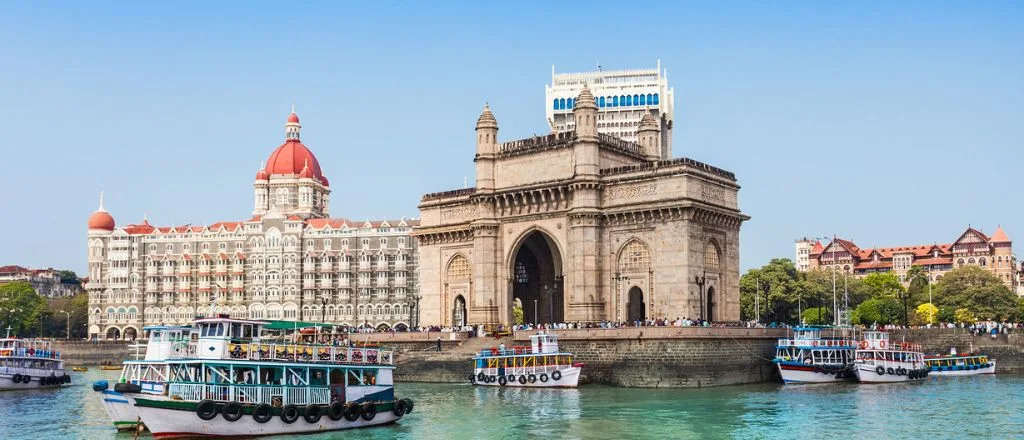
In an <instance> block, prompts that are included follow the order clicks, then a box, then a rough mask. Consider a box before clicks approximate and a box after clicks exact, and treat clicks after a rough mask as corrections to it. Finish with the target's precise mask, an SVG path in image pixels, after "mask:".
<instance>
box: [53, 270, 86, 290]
mask: <svg viewBox="0 0 1024 440" xmlns="http://www.w3.org/2000/svg"><path fill="white" fill-rule="evenodd" d="M57 274H58V275H60V282H61V283H63V284H75V285H79V286H80V285H82V282H81V280H79V279H78V275H77V274H75V272H74V271H70V270H58V271H57Z"/></svg>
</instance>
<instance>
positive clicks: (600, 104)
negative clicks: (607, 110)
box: [597, 96, 604, 107]
mask: <svg viewBox="0 0 1024 440" xmlns="http://www.w3.org/2000/svg"><path fill="white" fill-rule="evenodd" d="M597 106H598V107H604V96H602V97H600V98H597Z"/></svg>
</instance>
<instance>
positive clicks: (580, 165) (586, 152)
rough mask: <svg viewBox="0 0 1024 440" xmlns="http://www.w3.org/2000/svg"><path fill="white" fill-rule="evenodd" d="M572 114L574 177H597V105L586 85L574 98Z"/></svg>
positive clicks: (598, 161) (598, 166) (598, 160)
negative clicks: (574, 134) (574, 137)
mask: <svg viewBox="0 0 1024 440" xmlns="http://www.w3.org/2000/svg"><path fill="white" fill-rule="evenodd" d="M572 114H573V118H574V119H575V121H576V142H575V143H574V145H573V156H574V158H575V162H576V169H575V171H576V175H578V176H597V175H598V173H599V172H600V169H601V165H600V156H599V153H598V136H597V103H596V102H595V101H594V95H593V94H591V93H590V88H588V87H587V86H586V84H584V85H583V90H582V91H580V95H579V97H577V98H576V101H575V106H574V107H573V109H572Z"/></svg>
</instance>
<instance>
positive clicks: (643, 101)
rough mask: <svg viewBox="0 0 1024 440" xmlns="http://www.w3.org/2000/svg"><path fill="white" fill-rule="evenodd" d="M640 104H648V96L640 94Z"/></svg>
mask: <svg viewBox="0 0 1024 440" xmlns="http://www.w3.org/2000/svg"><path fill="white" fill-rule="evenodd" d="M640 105H647V97H645V96H644V95H640Z"/></svg>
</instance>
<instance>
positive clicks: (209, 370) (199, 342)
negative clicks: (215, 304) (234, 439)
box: [131, 316, 413, 439]
mask: <svg viewBox="0 0 1024 440" xmlns="http://www.w3.org/2000/svg"><path fill="white" fill-rule="evenodd" d="M267 324H269V323H268V322H266V321H252V320H239V319H231V318H228V317H226V316H221V317H217V318H206V319H198V320H196V321H195V322H194V325H195V326H196V328H197V329H198V330H199V336H198V337H197V339H196V341H194V342H190V343H189V344H190V345H192V346H194V347H195V350H194V351H192V353H194V354H192V355H189V356H188V357H180V358H174V357H172V358H171V359H168V361H167V364H168V366H169V370H168V381H167V382H166V384H165V385H166V388H165V392H164V393H163V395H149V394H141V393H136V394H132V395H131V397H132V398H133V401H134V402H135V408H136V409H137V411H138V413H139V417H140V418H141V420H142V422H143V423H144V424H145V425H146V427H147V428H148V429H149V430H150V432H152V434H153V437H155V438H157V439H171V438H175V439H177V438H193V437H222V436H238V437H253V436H262V435H276V434H302V433H312V432H322V431H333V430H340V429H348V428H359V427H368V426H375V425H383V424H388V423H393V422H395V421H397V420H399V419H401V418H402V417H403V416H405V415H406V414H408V413H410V412H412V409H413V402H412V400H410V399H397V398H395V393H394V380H393V378H394V376H393V371H394V366H393V354H392V352H391V351H388V350H384V349H378V348H374V349H364V348H354V347H342V346H334V345H324V344H315V343H310V342H308V341H304V340H301V339H300V338H299V335H298V334H296V335H292V336H295V338H293V339H292V340H287V341H270V340H266V339H261V338H260V337H259V336H258V335H260V334H261V329H262V327H263V326H265V325H267Z"/></svg>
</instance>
